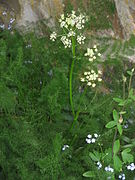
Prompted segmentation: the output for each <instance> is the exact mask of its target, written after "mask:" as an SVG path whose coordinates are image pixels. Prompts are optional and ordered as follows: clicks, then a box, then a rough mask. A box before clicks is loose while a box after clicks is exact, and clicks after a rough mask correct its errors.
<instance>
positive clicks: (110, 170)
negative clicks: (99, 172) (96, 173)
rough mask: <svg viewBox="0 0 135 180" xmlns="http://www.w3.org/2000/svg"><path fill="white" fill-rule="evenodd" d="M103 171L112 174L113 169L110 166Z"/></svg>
mask: <svg viewBox="0 0 135 180" xmlns="http://www.w3.org/2000/svg"><path fill="white" fill-rule="evenodd" d="M105 171H109V172H112V173H113V172H114V169H113V168H111V167H110V166H107V167H105Z"/></svg>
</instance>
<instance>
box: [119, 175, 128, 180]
mask: <svg viewBox="0 0 135 180" xmlns="http://www.w3.org/2000/svg"><path fill="white" fill-rule="evenodd" d="M118 178H119V179H122V180H125V179H126V177H125V174H120V175H119V177H118Z"/></svg>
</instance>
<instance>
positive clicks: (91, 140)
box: [86, 133, 100, 144]
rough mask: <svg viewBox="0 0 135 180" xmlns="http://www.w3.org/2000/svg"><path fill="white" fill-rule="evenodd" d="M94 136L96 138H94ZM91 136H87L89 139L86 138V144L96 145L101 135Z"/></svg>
mask: <svg viewBox="0 0 135 180" xmlns="http://www.w3.org/2000/svg"><path fill="white" fill-rule="evenodd" d="M93 136H94V137H93ZM93 136H92V135H91V134H88V136H87V138H86V142H87V143H88V144H91V143H95V142H96V141H97V138H98V137H99V136H100V135H98V134H96V133H95V134H94V135H93Z"/></svg>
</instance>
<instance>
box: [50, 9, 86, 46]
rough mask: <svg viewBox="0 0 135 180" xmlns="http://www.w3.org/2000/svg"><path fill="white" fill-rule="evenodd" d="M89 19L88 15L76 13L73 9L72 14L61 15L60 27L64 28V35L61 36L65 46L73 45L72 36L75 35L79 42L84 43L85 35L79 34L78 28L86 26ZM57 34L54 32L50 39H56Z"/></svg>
mask: <svg viewBox="0 0 135 180" xmlns="http://www.w3.org/2000/svg"><path fill="white" fill-rule="evenodd" d="M86 21H87V17H86V16H85V15H83V14H80V15H76V13H75V11H72V13H71V14H67V16H66V17H65V15H64V14H62V15H61V17H60V19H59V22H60V27H61V28H62V29H64V35H62V37H61V41H62V43H63V44H64V46H65V48H70V47H71V45H72V40H71V39H72V37H75V39H76V41H77V42H78V43H79V44H84V40H85V39H86V37H85V36H83V35H82V34H79V35H78V34H77V32H78V30H81V29H83V28H84V24H85V23H86ZM56 36H57V34H56V33H55V32H53V33H52V34H51V35H50V40H52V41H55V40H56Z"/></svg>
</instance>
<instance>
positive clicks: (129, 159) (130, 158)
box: [121, 148, 134, 163]
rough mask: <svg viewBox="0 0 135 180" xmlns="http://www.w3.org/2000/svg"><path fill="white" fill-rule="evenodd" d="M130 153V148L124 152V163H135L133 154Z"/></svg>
mask: <svg viewBox="0 0 135 180" xmlns="http://www.w3.org/2000/svg"><path fill="white" fill-rule="evenodd" d="M130 151H131V149H130V148H127V149H125V150H123V151H122V153H121V155H122V159H123V161H124V163H130V162H133V161H134V157H133V155H132V154H130Z"/></svg>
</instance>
